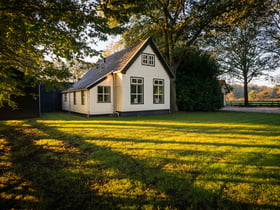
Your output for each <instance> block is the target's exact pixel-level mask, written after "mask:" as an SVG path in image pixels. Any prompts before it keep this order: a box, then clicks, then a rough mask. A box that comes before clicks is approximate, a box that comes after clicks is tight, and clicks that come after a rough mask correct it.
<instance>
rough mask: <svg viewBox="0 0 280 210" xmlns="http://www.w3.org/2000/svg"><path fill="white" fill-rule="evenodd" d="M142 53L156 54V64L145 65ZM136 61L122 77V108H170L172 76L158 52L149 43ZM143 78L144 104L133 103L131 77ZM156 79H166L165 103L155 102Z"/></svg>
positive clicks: (132, 109)
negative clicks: (154, 87)
mask: <svg viewBox="0 0 280 210" xmlns="http://www.w3.org/2000/svg"><path fill="white" fill-rule="evenodd" d="M142 53H146V54H151V55H155V65H154V66H149V65H143V64H142V60H141V59H142V57H141V55H142ZM142 53H141V54H140V55H139V56H138V57H137V58H136V60H135V61H134V63H133V64H132V65H131V66H130V67H129V69H128V70H127V71H126V74H125V75H123V77H122V84H123V88H122V89H123V91H122V94H123V96H126V97H122V110H120V111H123V112H130V111H142V110H159V109H169V108H170V78H169V75H168V74H167V72H166V71H165V69H164V66H163V65H162V64H161V62H160V60H159V59H158V57H157V56H156V53H155V52H154V51H153V49H152V48H151V47H150V46H149V45H148V46H147V47H146V48H145V49H144V50H143V52H142ZM137 77H139V78H143V81H144V102H143V104H132V103H131V87H130V86H131V78H137ZM155 79H161V80H163V81H164V103H163V104H154V102H153V84H154V80H155Z"/></svg>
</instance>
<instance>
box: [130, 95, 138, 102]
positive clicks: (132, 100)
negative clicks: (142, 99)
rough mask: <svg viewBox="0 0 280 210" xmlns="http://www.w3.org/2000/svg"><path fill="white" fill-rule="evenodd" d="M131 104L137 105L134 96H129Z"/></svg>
mask: <svg viewBox="0 0 280 210" xmlns="http://www.w3.org/2000/svg"><path fill="white" fill-rule="evenodd" d="M131 103H132V104H136V103H137V97H136V95H131Z"/></svg>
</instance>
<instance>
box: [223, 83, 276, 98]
mask: <svg viewBox="0 0 280 210" xmlns="http://www.w3.org/2000/svg"><path fill="white" fill-rule="evenodd" d="M231 87H232V91H231V92H230V93H229V94H227V99H228V100H229V101H235V100H244V92H243V86H242V85H239V84H232V85H231ZM248 92H249V94H248V96H249V101H264V100H273V99H275V100H280V85H275V86H274V87H267V86H258V85H249V86H248Z"/></svg>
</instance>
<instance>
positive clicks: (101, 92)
mask: <svg viewBox="0 0 280 210" xmlns="http://www.w3.org/2000/svg"><path fill="white" fill-rule="evenodd" d="M97 102H99V103H110V102H111V87H110V86H98V87H97Z"/></svg>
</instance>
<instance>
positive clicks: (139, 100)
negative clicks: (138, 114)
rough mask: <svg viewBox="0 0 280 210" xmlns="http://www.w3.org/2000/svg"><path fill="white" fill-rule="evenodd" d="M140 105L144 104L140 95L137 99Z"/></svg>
mask: <svg viewBox="0 0 280 210" xmlns="http://www.w3.org/2000/svg"><path fill="white" fill-rule="evenodd" d="M137 100H138V103H143V101H144V100H143V95H138V97H137Z"/></svg>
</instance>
